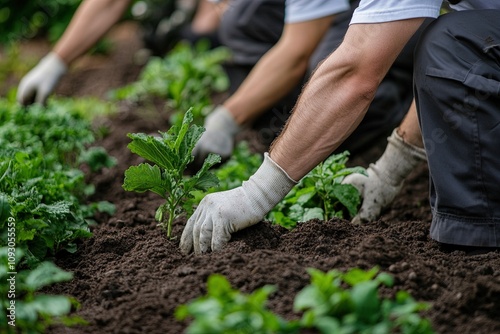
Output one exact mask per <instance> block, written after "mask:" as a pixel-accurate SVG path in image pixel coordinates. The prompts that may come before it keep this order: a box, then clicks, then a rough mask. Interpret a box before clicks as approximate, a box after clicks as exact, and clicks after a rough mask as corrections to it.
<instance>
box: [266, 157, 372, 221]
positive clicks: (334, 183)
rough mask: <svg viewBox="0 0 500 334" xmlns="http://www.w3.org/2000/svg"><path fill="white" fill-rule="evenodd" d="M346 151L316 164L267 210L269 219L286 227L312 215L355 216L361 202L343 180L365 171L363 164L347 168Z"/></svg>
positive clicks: (318, 217)
mask: <svg viewBox="0 0 500 334" xmlns="http://www.w3.org/2000/svg"><path fill="white" fill-rule="evenodd" d="M348 157H349V152H348V151H345V152H343V153H340V154H334V155H332V156H330V157H329V158H328V159H326V160H325V161H323V162H322V163H320V164H319V165H318V166H316V167H315V168H314V169H313V170H312V171H310V172H309V173H308V174H307V175H306V176H304V177H303V178H302V180H300V182H299V183H298V184H297V185H296V186H295V187H293V189H292V190H291V191H290V192H289V193H288V195H287V196H286V197H285V198H284V199H283V200H282V201H281V202H280V203H278V205H276V207H275V208H274V209H273V210H272V211H271V212H270V213H269V214H268V219H269V220H271V221H273V222H275V223H277V224H279V225H281V226H283V227H286V228H294V227H295V225H296V223H297V222H305V221H308V220H311V219H320V220H329V219H331V218H344V216H347V215H350V216H351V217H353V216H355V215H356V213H357V211H358V207H359V204H360V202H361V201H360V195H359V192H358V190H357V189H356V188H355V187H354V186H352V185H350V184H342V181H343V180H344V178H345V177H346V176H347V175H349V174H352V173H361V174H365V175H366V171H365V169H364V168H362V167H352V168H347V167H346V163H347V160H348Z"/></svg>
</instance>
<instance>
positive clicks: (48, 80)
mask: <svg viewBox="0 0 500 334" xmlns="http://www.w3.org/2000/svg"><path fill="white" fill-rule="evenodd" d="M67 71H68V67H67V65H66V64H65V63H64V61H63V60H62V59H61V58H59V56H58V55H57V54H56V53H54V52H51V53H49V54H48V55H47V56H45V57H44V58H43V59H42V60H40V62H39V63H38V65H36V66H35V67H34V68H33V69H32V70H31V71H30V72H29V73H28V74H26V75H25V76H24V77H23V78H22V80H21V82H20V83H19V87H18V89H17V101H18V102H19V103H21V104H23V105H28V104H31V103H33V102H37V103H41V104H44V103H45V101H46V100H47V97H48V96H49V95H50V94H51V93H52V92H53V91H54V89H55V87H56V85H57V84H58V83H59V80H60V79H61V77H62V76H63V75H64V74H65V73H66V72H67Z"/></svg>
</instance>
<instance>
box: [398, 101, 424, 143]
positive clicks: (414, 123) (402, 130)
mask: <svg viewBox="0 0 500 334" xmlns="http://www.w3.org/2000/svg"><path fill="white" fill-rule="evenodd" d="M398 134H399V135H400V136H401V138H403V140H404V141H405V142H407V143H409V144H411V145H414V146H417V147H420V148H423V147H424V143H423V141H422V133H421V132H420V126H419V124H418V117H417V107H416V105H415V100H413V102H412V104H411V106H410V110H408V113H407V114H406V116H405V118H404V119H403V122H401V125H400V126H399V128H398Z"/></svg>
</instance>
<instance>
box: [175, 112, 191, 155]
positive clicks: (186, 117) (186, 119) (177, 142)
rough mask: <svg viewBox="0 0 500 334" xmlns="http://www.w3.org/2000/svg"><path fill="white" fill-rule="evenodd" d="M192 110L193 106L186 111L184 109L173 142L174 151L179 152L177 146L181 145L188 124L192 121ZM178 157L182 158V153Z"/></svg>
mask: <svg viewBox="0 0 500 334" xmlns="http://www.w3.org/2000/svg"><path fill="white" fill-rule="evenodd" d="M192 110H193V108H189V109H188V111H186V113H185V114H184V118H183V119H182V124H181V127H180V129H179V132H178V133H177V138H176V139H175V144H174V147H175V151H176V152H179V153H181V152H180V151H179V148H180V147H181V143H182V142H183V141H184V137H185V136H186V133H187V132H188V130H189V125H190V124H191V122H192V121H193V112H192ZM195 143H196V142H195ZM182 153H185V152H182ZM180 158H181V159H182V155H180Z"/></svg>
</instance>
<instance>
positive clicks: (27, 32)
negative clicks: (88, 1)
mask: <svg viewBox="0 0 500 334" xmlns="http://www.w3.org/2000/svg"><path fill="white" fill-rule="evenodd" d="M80 2H81V0H48V1H47V0H46V1H10V0H0V25H1V26H2V29H3V31H4V32H5V33H2V34H0V43H1V44H6V43H8V42H13V41H18V40H22V39H28V38H33V37H35V36H37V35H39V34H40V33H43V32H47V33H48V35H49V37H50V39H51V41H55V40H57V39H58V38H59V37H60V36H61V35H62V33H63V32H64V30H65V29H66V26H67V25H68V23H69V22H70V21H71V18H72V16H73V13H74V12H75V10H76V8H77V7H78V6H79V4H80Z"/></svg>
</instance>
